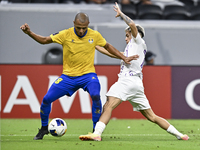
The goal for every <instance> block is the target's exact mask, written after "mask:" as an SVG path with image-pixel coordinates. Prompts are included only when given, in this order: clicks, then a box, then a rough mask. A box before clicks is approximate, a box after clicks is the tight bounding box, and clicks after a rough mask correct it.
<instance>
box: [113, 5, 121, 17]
mask: <svg viewBox="0 0 200 150" xmlns="http://www.w3.org/2000/svg"><path fill="white" fill-rule="evenodd" d="M113 7H114V11H116V12H117V15H116V16H115V17H119V16H120V13H121V10H120V8H119V5H118V4H117V2H115V5H114V6H113Z"/></svg>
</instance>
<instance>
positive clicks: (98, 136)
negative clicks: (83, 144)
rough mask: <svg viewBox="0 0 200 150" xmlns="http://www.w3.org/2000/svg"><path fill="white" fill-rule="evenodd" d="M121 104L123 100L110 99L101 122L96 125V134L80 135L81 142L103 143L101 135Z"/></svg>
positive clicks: (104, 107)
mask: <svg viewBox="0 0 200 150" xmlns="http://www.w3.org/2000/svg"><path fill="white" fill-rule="evenodd" d="M120 103H121V100H120V99H118V98H116V97H108V100H107V102H106V103H105V105H104V106H103V112H102V114H101V117H100V119H99V121H98V122H97V124H96V127H95V131H94V133H89V134H87V135H80V136H79V139H81V140H94V141H101V134H102V133H103V131H104V130H105V128H106V125H107V124H108V122H109V121H110V118H111V115H112V111H113V110H114V109H115V108H116V107H117V106H118V105H119V104H120Z"/></svg>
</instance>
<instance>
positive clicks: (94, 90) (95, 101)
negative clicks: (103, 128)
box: [86, 82, 102, 130]
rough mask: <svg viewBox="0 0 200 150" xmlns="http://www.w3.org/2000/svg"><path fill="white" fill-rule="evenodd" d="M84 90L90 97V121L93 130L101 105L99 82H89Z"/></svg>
mask: <svg viewBox="0 0 200 150" xmlns="http://www.w3.org/2000/svg"><path fill="white" fill-rule="evenodd" d="M86 90H87V92H88V93H89V94H90V96H91V98H92V121H93V130H94V128H95V126H96V123H97V122H98V121H99V118H100V116H101V112H102V105H101V99H100V83H99V82H90V83H89V84H88V86H87V88H86Z"/></svg>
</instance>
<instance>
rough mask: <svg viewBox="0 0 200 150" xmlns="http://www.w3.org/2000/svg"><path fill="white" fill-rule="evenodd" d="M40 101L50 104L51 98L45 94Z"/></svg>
mask: <svg viewBox="0 0 200 150" xmlns="http://www.w3.org/2000/svg"><path fill="white" fill-rule="evenodd" d="M42 103H43V104H50V103H51V99H50V98H49V97H48V96H47V95H45V96H44V98H43V100H42Z"/></svg>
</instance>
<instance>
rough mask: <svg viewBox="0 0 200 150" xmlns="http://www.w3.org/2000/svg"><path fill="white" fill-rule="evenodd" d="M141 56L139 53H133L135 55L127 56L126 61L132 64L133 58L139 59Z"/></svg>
mask: <svg viewBox="0 0 200 150" xmlns="http://www.w3.org/2000/svg"><path fill="white" fill-rule="evenodd" d="M138 58H139V55H133V56H129V57H126V58H125V60H124V62H125V63H126V64H131V63H130V61H132V60H137V59H138Z"/></svg>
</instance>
